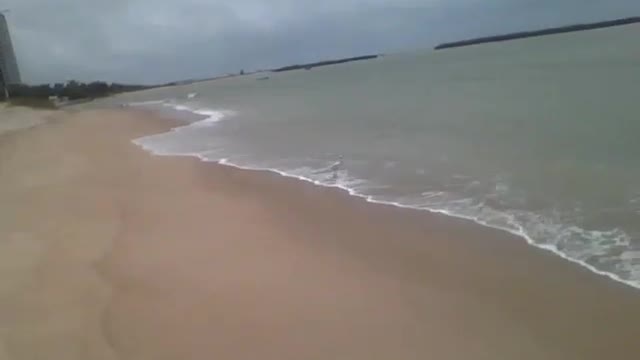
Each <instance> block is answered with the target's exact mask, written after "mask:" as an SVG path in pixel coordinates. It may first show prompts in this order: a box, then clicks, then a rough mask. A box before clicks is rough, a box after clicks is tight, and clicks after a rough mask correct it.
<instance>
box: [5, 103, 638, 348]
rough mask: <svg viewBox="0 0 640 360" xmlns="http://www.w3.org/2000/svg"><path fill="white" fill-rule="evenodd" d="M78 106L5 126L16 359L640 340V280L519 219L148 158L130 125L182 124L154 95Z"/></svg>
mask: <svg viewBox="0 0 640 360" xmlns="http://www.w3.org/2000/svg"><path fill="white" fill-rule="evenodd" d="M67 117H69V118H70V119H67V120H65V121H63V122H60V123H56V124H52V125H50V126H43V127H39V128H34V129H31V130H29V131H28V132H24V133H20V134H10V135H8V137H7V136H3V137H0V147H2V148H3V150H5V151H3V153H4V154H5V155H4V157H3V158H2V160H3V161H2V162H0V167H2V168H4V169H3V170H6V171H4V172H0V174H1V175H2V176H3V180H4V181H3V184H5V185H4V191H3V195H4V196H5V198H6V199H8V201H7V202H6V203H5V205H0V206H1V207H2V208H3V209H2V211H3V214H5V215H7V220H6V221H7V222H6V224H4V225H5V226H4V227H3V229H4V230H3V232H2V237H3V238H5V239H9V242H7V243H4V245H5V247H7V248H5V249H2V251H0V254H2V255H0V256H1V257H2V260H3V261H2V262H0V263H3V264H5V266H9V265H6V264H11V263H12V262H7V261H8V260H9V259H13V263H14V265H12V266H14V267H12V268H11V269H12V271H11V273H9V272H5V274H6V276H7V278H8V279H11V280H12V282H13V283H15V284H21V285H20V286H18V285H16V286H15V287H11V288H10V289H9V288H4V287H3V289H2V290H3V291H1V292H0V294H2V295H5V294H10V295H11V296H2V297H1V298H0V309H2V310H0V319H8V320H9V321H8V322H6V323H8V324H9V325H8V327H7V328H4V329H2V331H0V339H2V341H0V355H4V354H3V351H4V353H7V354H9V355H8V356H7V358H9V359H13V358H25V357H27V355H29V351H41V353H39V354H42V355H44V354H46V355H48V358H52V359H56V358H66V359H73V358H78V359H79V358H81V357H82V358H128V357H133V358H138V359H147V358H148V359H152V358H153V359H174V358H191V359H193V358H196V359H198V358H208V357H210V356H212V355H213V356H217V357H219V358H229V359H244V358H255V357H260V358H265V359H271V358H273V359H276V358H283V357H293V358H318V359H320V358H322V359H325V358H369V359H371V358H381V359H383V358H390V357H398V358H424V357H427V356H435V357H437V358H442V359H462V358H468V357H473V358H479V359H484V358H486V359H514V358H518V359H539V358H544V359H602V358H605V357H608V358H623V357H625V356H628V355H629V354H632V353H634V352H638V351H640V344H638V343H637V341H636V340H637V336H638V334H640V325H639V324H640V312H639V311H638V310H637V304H638V301H639V299H640V298H639V295H638V293H637V291H635V289H632V288H629V287H627V286H624V285H622V284H620V283H617V282H613V281H610V280H609V279H607V278H604V277H601V276H595V275H594V274H592V273H591V272H589V271H588V270H586V269H583V268H580V267H578V266H575V265H574V264H571V263H569V262H566V261H565V260H563V259H560V258H559V257H557V256H554V255H551V254H548V253H547V252H544V251H542V250H538V249H535V248H533V247H531V246H529V245H528V244H526V242H524V241H522V239H519V238H516V237H515V236H511V235H508V234H505V233H503V232H502V231H499V230H493V229H489V228H483V227H481V226H480V225H476V224H474V223H471V222H469V221H465V220H461V219H454V218H450V217H447V216H444V215H438V214H430V213H426V212H424V211H416V210H411V209H401V208H397V207H393V206H387V205H380V204H372V203H369V202H366V201H365V200H364V199H360V198H356V197H352V196H349V195H348V194H346V193H344V192H342V191H339V190H337V189H331V188H322V187H317V186H313V185H310V184H308V183H304V182H301V181H297V180H294V179H290V178H284V177H281V176H279V175H276V174H273V173H267V172H260V171H252V170H241V169H236V168H232V167H229V166H225V165H216V164H211V163H203V162H201V161H199V160H197V159H194V158H178V157H161V156H150V155H149V154H147V153H146V152H144V151H143V150H141V149H139V148H138V147H136V146H135V145H133V144H132V143H131V140H132V139H134V138H136V137H139V136H142V135H148V134H153V133H158V132H162V131H166V130H168V129H169V128H171V127H172V126H173V125H174V124H175V123H173V122H171V121H169V120H167V119H160V118H158V117H155V116H152V115H150V114H148V113H144V112H141V111H140V112H138V111H135V112H132V111H128V112H124V111H89V112H80V113H77V114H72V115H68V116H67ZM96 134H100V136H96ZM7 149H10V150H11V151H6V150H7ZM44 164H49V165H48V166H43V165H44ZM97 164H99V165H97ZM25 180H28V181H25ZM42 195H46V196H44V198H43V196H42ZM63 204H64V205H65V206H63ZM96 204H98V205H96ZM11 206H14V207H15V206H18V209H19V211H17V212H15V213H13V212H12V210H13V208H12V207H11ZM94 208H97V209H94ZM42 219H48V220H49V221H42ZM12 220H13V221H12ZM5 236H6V237H5ZM25 239H26V240H25ZM25 242H26V244H24V243H25ZM42 243H47V244H48V245H47V246H43V245H42ZM7 244H8V245H7ZM36 253H37V254H36ZM42 254H45V255H44V256H43V255H42ZM36 255H37V256H36ZM45 260H46V261H45ZM15 289H19V290H15ZM52 317H53V318H54V319H56V321H52V322H50V323H48V325H47V326H42V325H41V324H42V320H43V319H47V318H48V319H51V318H52ZM70 319H71V320H70ZM89 325H90V326H89ZM87 326H88V327H87ZM489 330H490V331H489ZM78 343H81V344H83V346H79V347H81V348H83V349H81V350H78V348H76V347H74V346H75V345H72V344H78ZM461 344H464V346H461ZM70 345H71V346H70ZM14 354H18V355H14ZM33 354H34V353H31V355H33ZM0 358H2V356H0Z"/></svg>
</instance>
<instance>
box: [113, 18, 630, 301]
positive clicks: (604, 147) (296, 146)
mask: <svg viewBox="0 0 640 360" xmlns="http://www.w3.org/2000/svg"><path fill="white" fill-rule="evenodd" d="M639 34H640V26H638V25H631V26H625V27H619V28H613V29H602V30H594V31H586V32H581V33H573V34H563V35H555V36H548V37H543V38H534V39H526V40H520V41H512V42H505V43H496V44H486V45H480V46H472V47H466V48H458V49H450V50H441V51H421V52H414V53H404V54H392V55H386V56H383V57H382V58H380V59H376V60H371V61H366V62H359V63H349V64H343V65H336V66H329V67H324V68H316V69H313V70H310V71H306V70H300V71H292V72H286V73H278V74H275V73H274V74H271V73H269V74H264V73H263V74H254V75H248V76H243V77H234V78H228V79H222V80H214V81H209V82H201V83H196V84H190V85H185V86H177V87H170V88H160V89H154V90H149V91H144V92H138V93H131V94H126V95H121V96H118V97H115V98H112V99H109V100H108V102H111V103H117V104H123V105H128V106H133V107H140V108H146V109H153V110H158V111H162V112H165V113H167V114H175V115H176V116H177V117H179V118H181V119H183V120H184V121H185V124H184V126H181V127H177V128H175V129H173V130H172V131H170V132H168V133H164V134H156V135H150V136H147V137H143V138H140V139H135V140H134V142H135V143H136V144H138V145H140V146H141V147H143V148H145V149H147V150H149V151H151V152H153V153H155V154H158V155H186V156H196V157H198V158H200V159H201V160H202V161H209V162H215V163H222V164H227V165H232V166H237V167H241V168H247V169H263V170H271V171H275V172H278V173H280V174H282V175H285V176H290V177H296V178H299V179H301V180H306V181H310V182H313V183H315V184H317V185H322V186H332V187H339V188H342V189H344V190H346V191H348V192H349V193H350V194H352V195H354V196H360V197H363V198H366V199H367V200H369V201H371V202H380V203H388V204H394V205H397V206H401V207H409V208H415V209H420V210H426V211H432V212H438V213H443V214H447V215H450V216H455V217H461V218H466V219H469V220H472V221H475V222H476V223H478V224H481V225H484V226H490V227H494V228H499V229H503V230H505V231H508V232H510V233H514V234H518V235H520V236H521V237H522V238H523V241H524V240H526V241H528V242H529V243H530V244H531V245H533V246H536V247H539V248H543V249H546V250H549V251H552V252H553V253H555V254H556V255H558V256H562V257H563V258H565V259H567V260H569V261H572V262H575V263H577V264H579V265H582V266H584V267H587V268H589V269H590V270H592V271H594V272H597V273H599V274H602V275H606V276H608V277H610V278H612V279H614V280H617V281H621V282H624V283H626V284H628V285H630V286H634V287H637V288H640V141H639V139H638V137H639V136H640V95H639V94H640V93H639V92H638V89H637V87H638V84H640V42H639V41H638V40H637V39H638V36H639ZM264 76H268V77H269V79H266V80H260V78H262V77H264Z"/></svg>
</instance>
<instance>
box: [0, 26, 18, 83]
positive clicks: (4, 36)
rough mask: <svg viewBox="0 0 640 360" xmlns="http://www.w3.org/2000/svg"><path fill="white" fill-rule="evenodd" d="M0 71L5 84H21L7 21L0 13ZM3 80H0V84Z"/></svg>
mask: <svg viewBox="0 0 640 360" xmlns="http://www.w3.org/2000/svg"><path fill="white" fill-rule="evenodd" d="M0 71H2V77H3V79H4V81H5V82H6V83H7V84H19V83H21V82H22V81H21V80H20V71H19V70H18V61H17V60H16V54H15V52H14V51H13V43H12V42H11V35H10V34H9V26H8V25H7V19H6V18H5V17H4V15H3V14H2V13H0ZM3 79H0V82H1V81H2V80H3Z"/></svg>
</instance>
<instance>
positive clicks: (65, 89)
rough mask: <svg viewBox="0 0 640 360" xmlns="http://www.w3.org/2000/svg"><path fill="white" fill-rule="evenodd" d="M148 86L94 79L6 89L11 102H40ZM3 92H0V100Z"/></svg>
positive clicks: (90, 97)
mask: <svg viewBox="0 0 640 360" xmlns="http://www.w3.org/2000/svg"><path fill="white" fill-rule="evenodd" d="M147 88H149V86H143V85H124V84H117V83H112V84H109V83H106V82H101V81H96V82H92V83H81V82H77V81H69V82H67V83H64V84H62V83H58V84H54V85H49V84H44V85H22V84H20V85H9V86H8V90H9V94H10V98H11V102H12V103H14V104H15V103H16V102H18V103H20V102H22V103H38V102H40V103H42V100H46V101H49V99H50V98H52V97H57V98H59V99H67V100H92V99H96V98H101V97H105V96H110V95H114V94H118V93H122V92H128V91H138V90H144V89H147ZM3 98H4V94H0V100H2V99H3Z"/></svg>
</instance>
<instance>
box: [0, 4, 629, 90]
mask: <svg viewBox="0 0 640 360" xmlns="http://www.w3.org/2000/svg"><path fill="white" fill-rule="evenodd" d="M2 5H3V6H4V7H6V8H10V9H11V13H10V14H9V16H8V18H9V21H10V25H11V30H12V33H13V37H14V45H15V47H16V52H17V55H18V58H19V62H20V66H21V70H22V73H23V77H24V79H25V80H26V81H27V82H30V83H37V82H55V81H64V80H69V79H79V80H85V81H86V80H94V79H104V80H109V81H121V82H145V83H157V82H165V81H171V80H177V79H185V78H194V77H206V76H213V75H216V74H220V73H226V72H232V71H233V72H235V71H238V70H239V69H242V68H246V69H257V68H266V67H271V66H278V65H285V64H290V63H295V62H302V61H311V60H316V59H324V58H332V57H338V56H349V55H356V54H361V53H369V52H394V51H404V50H408V49H413V48H425V47H429V46H433V45H434V44H436V43H438V42H441V41H448V40H453V39H459V38H464V37H469V36H477V35H486V34H492V33H498V32H502V31H511V30H519V29H528V28H538V27H545V26H550V25H559V24H564V23H570V22H577V21H592V20H599V19H605V18H614V17H622V16H632V15H640V2H639V1H637V0H617V1H616V0H611V1H606V2H604V1H596V0H593V1H590V0H564V1H561V0H560V1H558V0H556V1H553V0H535V1H534V0H484V1H481V0H422V1H420V0H323V1H315V0H268V1H267V0H227V1H224V0H108V1H105V0H5V1H4V2H3V3H2Z"/></svg>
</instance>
